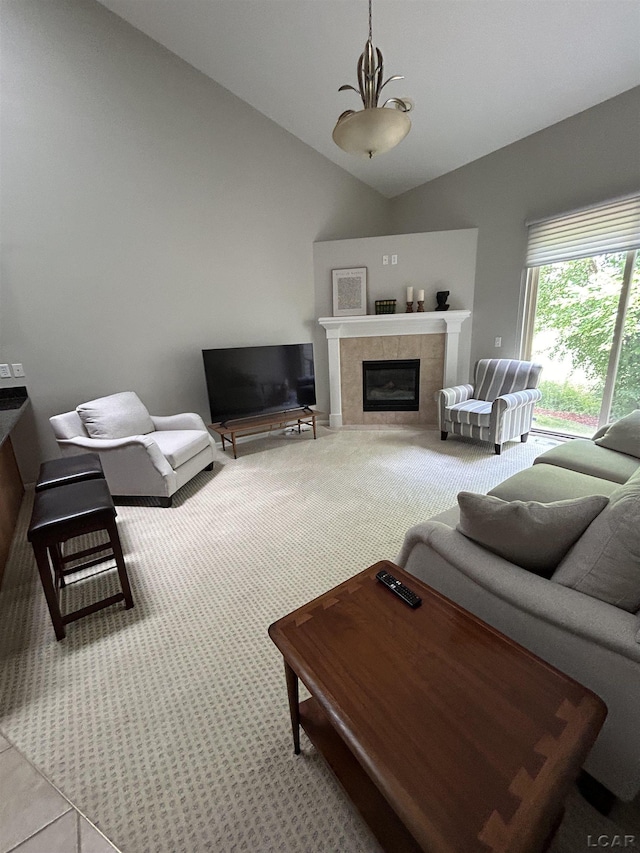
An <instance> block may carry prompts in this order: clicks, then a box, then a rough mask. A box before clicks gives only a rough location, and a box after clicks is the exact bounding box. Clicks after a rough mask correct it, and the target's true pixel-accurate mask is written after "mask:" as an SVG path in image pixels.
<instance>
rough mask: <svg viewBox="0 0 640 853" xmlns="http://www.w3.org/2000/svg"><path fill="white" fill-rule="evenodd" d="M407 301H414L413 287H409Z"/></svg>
mask: <svg viewBox="0 0 640 853" xmlns="http://www.w3.org/2000/svg"><path fill="white" fill-rule="evenodd" d="M407 302H413V288H412V287H408V288H407Z"/></svg>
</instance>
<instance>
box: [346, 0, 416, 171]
mask: <svg viewBox="0 0 640 853" xmlns="http://www.w3.org/2000/svg"><path fill="white" fill-rule="evenodd" d="M382 69H383V61H382V53H381V52H380V49H379V48H377V47H374V46H373V41H372V36H371V0H369V38H368V40H367V43H366V44H365V46H364V51H363V52H362V54H361V55H360V59H359V60H358V89H356V88H355V86H349V85H348V84H345V85H344V86H340V88H339V89H338V91H339V92H343V91H345V90H346V89H353V91H354V92H356V93H358V94H359V95H360V97H361V98H362V103H363V105H364V109H362V110H358V112H356V111H355V110H346V111H345V112H343V113H342V115H341V116H340V117H339V118H338V121H337V122H336V126H335V127H334V129H333V141H334V142H335V143H336V145H338V146H339V147H340V148H342V149H343V151H346V152H347V153H349V154H359V155H360V156H362V157H369V159H371V157H373V156H374V155H376V154H383V153H384V152H385V151H390V150H391V149H392V148H394V147H395V146H396V145H397V144H398V143H399V142H402V140H403V139H404V138H405V136H406V135H407V133H409V131H410V130H411V121H410V120H409V116H408V115H407V113H408V112H409V111H410V110H411V109H412V107H413V104H412V102H411V101H410V100H409V99H408V98H389V99H388V100H387V101H385V102H384V104H383V105H382V106H381V107H379V106H378V99H379V97H380V92H381V91H382V90H383V89H384V87H385V86H386V85H387V83H390V82H391V81H392V80H404V77H402V76H398V75H395V76H393V77H389V79H388V80H385V82H384V83H383V82H382V79H383V70H382Z"/></svg>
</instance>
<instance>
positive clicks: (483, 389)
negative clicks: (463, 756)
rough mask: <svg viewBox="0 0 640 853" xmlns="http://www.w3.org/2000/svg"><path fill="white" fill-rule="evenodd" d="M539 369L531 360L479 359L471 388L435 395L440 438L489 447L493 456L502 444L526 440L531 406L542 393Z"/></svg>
mask: <svg viewBox="0 0 640 853" xmlns="http://www.w3.org/2000/svg"><path fill="white" fill-rule="evenodd" d="M541 370H542V366H541V365H540V364H534V363H533V362H531V361H516V360H515V359H508V358H482V359H480V361H478V362H477V364H476V368H475V371H474V377H473V385H456V386H455V387H453V388H443V389H442V391H440V392H439V394H438V417H439V419H440V437H441V438H442V440H443V441H445V439H446V438H447V436H448V435H449V433H450V432H452V433H453V434H454V435H466V436H468V437H469V438H479V439H481V440H482V441H489V442H491V443H492V444H493V446H494V448H495V451H496V453H498V454H499V453H500V452H501V451H502V445H503V444H504V442H505V441H513V440H514V439H516V438H519V439H520V441H526V440H527V438H528V437H529V430H530V429H531V422H532V420H533V407H534V406H535V404H536V402H537V401H538V400H539V399H540V397H541V396H542V394H541V393H540V391H538V387H537V386H538V380H539V379H540V372H541Z"/></svg>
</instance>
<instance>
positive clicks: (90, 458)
mask: <svg viewBox="0 0 640 853" xmlns="http://www.w3.org/2000/svg"><path fill="white" fill-rule="evenodd" d="M99 478H104V471H103V470H102V463H101V462H100V457H99V456H98V454H97V453H81V454H79V455H78V456H63V457H62V459H50V460H49V461H48V462H43V463H42V465H41V466H40V474H39V476H38V481H37V483H36V492H42V491H44V489H51V488H53V487H54V486H63V485H66V484H68V483H76V482H78V481H80V480H94V479H99Z"/></svg>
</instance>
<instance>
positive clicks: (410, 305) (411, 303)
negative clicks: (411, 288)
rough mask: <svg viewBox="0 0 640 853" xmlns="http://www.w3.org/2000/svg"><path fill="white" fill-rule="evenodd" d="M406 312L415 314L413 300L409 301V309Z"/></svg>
mask: <svg viewBox="0 0 640 853" xmlns="http://www.w3.org/2000/svg"><path fill="white" fill-rule="evenodd" d="M404 313H405V314H413V302H407V310H406V311H405V312H404Z"/></svg>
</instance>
